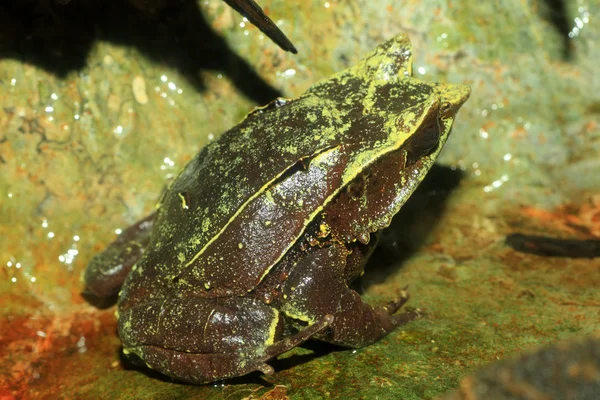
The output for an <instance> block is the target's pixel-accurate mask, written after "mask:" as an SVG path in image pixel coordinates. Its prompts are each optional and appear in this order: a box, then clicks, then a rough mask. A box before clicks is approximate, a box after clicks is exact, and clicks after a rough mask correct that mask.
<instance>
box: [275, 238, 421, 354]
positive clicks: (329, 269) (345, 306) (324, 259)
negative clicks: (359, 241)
mask: <svg viewBox="0 0 600 400" xmlns="http://www.w3.org/2000/svg"><path fill="white" fill-rule="evenodd" d="M347 255H348V251H347V250H346V248H345V246H343V245H339V244H334V245H332V246H330V247H325V248H318V247H313V248H310V249H308V250H307V254H306V255H305V256H304V257H303V258H302V259H301V260H300V261H298V262H297V263H296V265H295V266H294V268H293V269H292V270H291V271H290V273H289V276H288V277H287V279H286V281H285V282H284V284H283V287H282V291H283V295H282V300H281V301H282V304H281V311H282V312H284V313H285V314H286V315H287V316H288V317H290V318H292V319H295V320H300V321H318V320H320V319H321V318H323V317H324V316H325V315H327V314H331V315H333V317H334V320H333V323H332V324H331V326H330V327H329V328H328V329H327V330H326V331H324V332H321V333H320V334H319V335H317V338H319V339H322V340H326V341H328V342H331V343H335V344H339V345H342V346H349V347H362V346H366V345H368V344H371V343H374V342H376V341H378V340H380V339H381V338H382V337H384V336H386V335H387V334H388V333H390V332H391V331H392V330H393V329H394V328H396V327H398V326H400V325H403V324H405V323H407V322H409V321H411V320H413V319H415V318H417V317H418V316H419V315H420V312H419V311H418V310H416V311H409V312H405V313H402V314H395V313H396V311H398V309H400V307H402V305H404V303H406V301H407V300H408V295H407V294H406V292H404V291H403V292H402V294H401V295H400V297H399V298H398V299H396V300H395V301H392V302H390V303H388V304H387V305H386V306H384V307H378V308H374V307H372V306H370V305H369V304H367V303H365V302H363V301H362V299H361V297H360V295H359V294H358V293H357V292H356V291H354V290H352V289H350V288H348V286H347V284H346V280H345V278H344V268H345V264H346V257H347Z"/></svg>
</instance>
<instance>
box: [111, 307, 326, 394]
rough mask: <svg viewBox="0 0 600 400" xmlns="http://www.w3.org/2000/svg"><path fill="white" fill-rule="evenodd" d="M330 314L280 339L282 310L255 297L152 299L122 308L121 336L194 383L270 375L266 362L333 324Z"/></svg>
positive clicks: (144, 356)
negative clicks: (280, 312)
mask: <svg viewBox="0 0 600 400" xmlns="http://www.w3.org/2000/svg"><path fill="white" fill-rule="evenodd" d="M332 320H333V317H332V316H331V315H326V316H324V317H323V318H321V319H320V320H319V321H318V322H316V323H315V324H313V325H311V326H308V327H307V328H305V329H303V330H302V331H300V332H298V333H297V334H295V335H293V336H290V337H286V338H284V339H282V340H277V339H279V337H280V336H281V332H282V328H283V321H282V318H281V317H280V314H279V312H278V311H277V310H276V309H274V308H272V307H270V306H267V305H265V304H263V303H261V302H259V301H257V300H254V299H250V298H245V297H236V298H227V299H207V298H200V297H193V296H191V297H185V298H173V299H167V300H160V301H152V302H147V303H144V304H140V305H137V306H134V307H132V308H129V309H126V310H121V311H120V315H119V335H120V336H121V339H122V341H123V346H124V353H125V354H129V353H134V354H135V355H136V356H137V357H139V358H140V359H141V360H142V361H144V362H145V363H146V365H147V366H148V367H150V368H152V369H155V370H157V371H159V372H161V373H163V374H165V375H167V376H170V377H172V378H174V379H178V380H181V381H185V382H190V383H196V384H201V383H208V382H212V381H217V380H222V379H226V378H232V377H236V376H242V375H245V374H247V373H250V372H253V371H261V372H263V373H265V374H272V373H273V368H272V367H271V366H269V365H268V364H266V362H267V361H268V360H269V359H271V358H273V357H276V356H277V355H279V354H281V353H284V352H286V351H288V350H290V349H291V348H293V347H295V346H298V345H299V344H301V343H302V342H304V341H305V340H307V339H309V338H310V337H312V336H314V335H315V334H317V333H318V332H320V331H321V330H323V329H324V328H325V327H327V326H329V325H330V324H331V323H332Z"/></svg>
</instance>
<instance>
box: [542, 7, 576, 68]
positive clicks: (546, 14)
mask: <svg viewBox="0 0 600 400" xmlns="http://www.w3.org/2000/svg"><path fill="white" fill-rule="evenodd" d="M544 3H545V5H546V7H545V8H544V9H542V13H541V15H542V17H543V18H544V19H545V20H547V21H548V22H549V23H551V24H552V26H554V29H556V30H557V31H558V33H559V34H560V36H561V38H562V42H563V59H565V60H570V59H571V58H572V56H573V48H572V47H571V41H570V38H569V32H570V31H571V20H572V19H571V18H569V15H568V13H567V7H566V5H565V0H544Z"/></svg>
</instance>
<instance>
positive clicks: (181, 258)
mask: <svg viewBox="0 0 600 400" xmlns="http://www.w3.org/2000/svg"><path fill="white" fill-rule="evenodd" d="M409 67H410V45H409V43H408V39H407V38H406V37H405V36H399V37H397V38H394V39H392V40H390V41H388V42H386V43H384V44H382V45H381V46H380V47H378V48H377V49H376V50H375V51H374V52H373V53H372V54H371V55H370V56H369V57H367V58H366V59H365V60H363V61H362V62H361V63H360V64H358V65H357V66H355V67H353V68H351V69H349V70H347V71H343V72H341V73H340V74H338V75H336V76H334V77H332V78H331V79H329V80H326V81H323V82H320V83H319V84H317V85H315V86H313V87H312V88H311V89H309V90H308V91H307V92H306V93H305V94H304V95H303V96H301V97H300V98H298V99H295V100H291V101H286V100H277V101H274V102H272V103H271V104H269V105H267V106H265V107H263V108H260V109H257V110H255V111H253V112H252V113H250V114H249V115H248V116H247V117H246V118H245V119H244V120H243V121H242V122H241V123H240V124H238V125H237V126H235V127H234V128H232V129H231V130H230V131H228V132H226V133H224V134H223V135H222V136H221V137H220V138H219V140H217V141H215V142H213V143H211V144H210V145H208V146H206V147H205V148H203V149H202V150H201V151H200V153H199V154H198V155H197V156H196V157H195V158H194V159H193V160H192V161H190V163H189V164H188V165H187V166H186V167H185V168H184V170H183V171H182V172H181V173H180V174H179V176H178V177H177V179H176V180H175V181H174V182H173V183H172V184H171V186H170V187H169V189H168V190H167V192H166V193H165V195H164V197H163V198H162V200H161V202H160V206H159V209H158V212H157V214H156V218H155V219H154V227H153V228H152V233H151V236H150V240H149V243H148V245H147V246H146V247H145V250H144V252H143V254H141V257H140V259H139V260H138V261H137V263H136V264H135V265H134V266H133V267H132V268H131V272H130V273H129V274H128V275H127V278H126V280H125V282H124V284H123V289H122V292H121V293H120V295H119V311H118V313H119V335H120V337H121V340H122V342H123V347H124V351H125V353H126V354H132V353H133V354H135V355H136V356H137V357H139V358H141V359H142V360H143V361H144V362H145V363H146V364H147V365H148V366H150V367H151V368H154V369H157V370H159V371H160V372H162V373H164V374H166V375H169V376H171V377H174V378H176V379H180V380H184V381H188V382H193V383H205V382H210V381H214V380H219V379H224V378H228V377H233V376H240V375H244V374H246V373H248V372H251V371H255V370H260V371H262V372H264V373H271V372H272V369H271V367H269V366H268V365H267V364H266V361H267V360H269V359H271V358H273V357H275V356H277V355H279V354H281V353H283V352H285V351H287V350H289V349H291V348H292V347H294V346H296V345H298V344H299V343H301V342H302V341H304V340H306V339H308V338H310V337H316V338H319V339H321V340H325V341H328V342H332V343H336V344H339V345H343V346H348V347H362V346H365V345H368V344H371V343H374V342H376V341H378V340H379V339H381V338H382V337H383V336H385V335H387V334H388V333H389V332H391V331H392V330H393V329H394V328H395V327H397V326H399V325H401V324H403V323H406V322H407V321H409V320H411V319H413V318H415V317H416V316H417V315H418V311H412V312H407V313H403V314H396V311H397V310H398V309H399V308H400V307H401V306H402V305H403V304H404V303H405V302H406V301H407V299H408V296H407V294H406V293H405V292H404V291H402V290H399V297H398V298H397V299H396V300H394V301H391V302H389V303H388V304H387V305H386V306H383V307H372V306H370V305H369V304H367V303H365V302H363V300H362V299H361V297H360V295H359V294H358V293H357V292H355V291H354V290H352V289H350V288H349V285H350V283H351V282H352V281H353V280H354V279H355V278H356V277H358V276H359V275H360V274H361V273H362V271H363V267H364V264H365V261H366V260H367V258H368V257H369V255H370V254H371V251H372V250H373V247H374V246H375V244H376V238H377V234H378V232H379V231H380V230H381V229H383V228H385V227H387V226H388V225H389V224H390V221H391V218H392V217H393V216H394V214H395V213H396V212H398V210H399V209H400V207H401V206H402V205H403V204H404V202H405V201H406V200H407V199H408V197H409V196H410V194H411V193H412V192H413V191H414V189H415V188H416V187H417V185H418V184H419V183H420V182H421V180H422V179H423V177H424V176H425V174H426V173H427V171H428V170H429V168H430V167H431V166H432V165H433V163H434V161H435V159H436V157H437V155H438V154H439V152H440V150H441V148H442V146H443V144H444V143H445V142H446V140H447V138H448V134H449V132H450V128H451V126H452V122H453V120H454V116H455V115H456V112H457V111H458V108H459V107H460V106H461V105H462V104H463V102H464V101H465V100H466V98H467V97H468V94H469V89H468V88H467V87H465V86H459V85H439V84H431V83H426V82H421V81H418V80H416V79H412V78H409V77H408V72H409ZM127 232H140V235H141V238H143V237H145V236H146V235H147V232H145V231H144V229H141V226H134V227H133V228H131V230H128V231H127ZM131 240H132V242H135V243H137V242H138V241H136V239H135V238H133V239H131ZM135 243H132V245H134V244H135ZM113 246H119V248H120V249H123V248H125V249H127V246H123V241H121V242H117V244H115V245H113ZM125 253H126V254H125ZM114 254H115V251H114V249H113V250H111V247H110V246H109V249H107V250H106V251H105V253H103V254H101V255H99V256H97V257H96V258H95V259H94V261H93V262H92V263H91V265H92V266H93V267H94V268H93V270H91V271H89V273H88V274H86V284H87V287H88V289H89V290H90V291H91V292H95V293H98V294H100V293H99V292H100V289H103V288H106V287H107V286H108V285H107V283H106V279H107V277H109V276H110V272H112V271H117V270H118V269H116V268H115V267H114V264H115V263H116V262H117V261H118V260H117V259H116V258H115V257H114ZM127 254H131V252H124V256H125V255H127ZM107 255H108V256H109V257H107ZM124 264H125V263H123V265H124ZM103 265H105V267H103ZM121 276H122V273H120V274H119V277H121ZM119 277H116V275H115V281H118V280H119V279H122V278H119ZM116 283H117V284H115V285H112V287H118V286H119V285H120V284H121V282H120V281H118V282H116ZM103 295H105V293H104V294H103Z"/></svg>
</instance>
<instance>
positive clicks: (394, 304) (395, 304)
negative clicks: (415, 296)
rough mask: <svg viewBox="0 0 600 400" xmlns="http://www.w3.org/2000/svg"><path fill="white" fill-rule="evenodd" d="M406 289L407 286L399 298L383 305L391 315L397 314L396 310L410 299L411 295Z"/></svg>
mask: <svg viewBox="0 0 600 400" xmlns="http://www.w3.org/2000/svg"><path fill="white" fill-rule="evenodd" d="M406 289H407V287H405V288H404V289H402V291H401V292H400V296H399V297H398V298H397V299H395V300H393V301H390V302H389V303H388V304H387V305H386V306H384V307H383V308H384V309H385V311H387V313H388V314H389V315H393V314H395V313H396V311H398V310H399V309H400V308H401V307H402V306H403V305H404V304H406V302H407V301H408V299H410V295H409V294H408V292H407V291H406Z"/></svg>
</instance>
